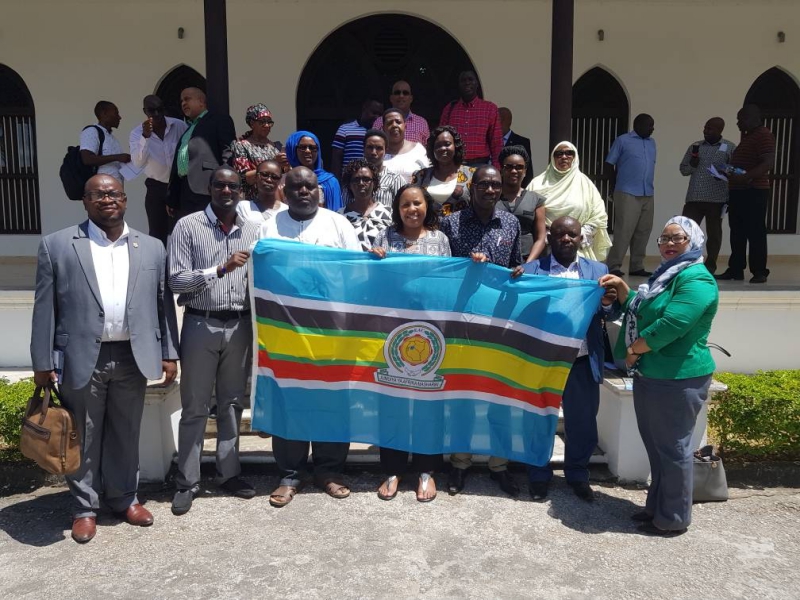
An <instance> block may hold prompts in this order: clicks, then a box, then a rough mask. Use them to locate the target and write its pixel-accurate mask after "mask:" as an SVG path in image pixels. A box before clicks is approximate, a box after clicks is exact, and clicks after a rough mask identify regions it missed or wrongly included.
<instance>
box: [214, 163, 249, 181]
mask: <svg viewBox="0 0 800 600" xmlns="http://www.w3.org/2000/svg"><path fill="white" fill-rule="evenodd" d="M223 171H226V172H228V173H233V174H234V175H236V179H238V180H239V181H241V180H242V178H241V177H239V173H237V172H236V169H234V168H233V167H229V166H228V165H223V166H221V167H217V168H216V169H214V170H213V171H211V177H210V178H209V180H208V182H209V183H213V182H214V181H216V180H217V173H222V172H223Z"/></svg>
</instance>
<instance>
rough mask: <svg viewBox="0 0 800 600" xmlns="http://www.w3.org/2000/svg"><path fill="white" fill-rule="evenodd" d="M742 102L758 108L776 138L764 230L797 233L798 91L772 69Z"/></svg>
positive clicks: (799, 190) (799, 171)
mask: <svg viewBox="0 0 800 600" xmlns="http://www.w3.org/2000/svg"><path fill="white" fill-rule="evenodd" d="M744 102H745V104H755V105H757V106H758V107H759V108H760V109H761V114H762V116H763V118H764V125H765V126H766V127H767V128H768V129H769V130H770V131H771V132H772V134H773V135H774V136H775V167H774V168H773V170H772V172H771V173H770V175H769V178H770V183H771V188H772V196H771V199H770V204H769V208H768V209H767V230H768V231H769V232H770V233H797V202H798V195H800V179H798V176H800V135H798V134H797V127H798V126H800V88H798V87H797V83H795V81H794V80H793V79H792V78H791V77H790V76H789V75H787V74H786V73H785V72H784V71H782V70H781V69H779V68H777V67H773V68H772V69H769V70H768V71H765V72H764V73H762V74H761V76H759V78H758V79H756V80H755V82H754V83H753V85H752V86H751V87H750V91H748V92H747V96H746V97H745V100H744Z"/></svg>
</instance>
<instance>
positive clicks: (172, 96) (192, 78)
mask: <svg viewBox="0 0 800 600" xmlns="http://www.w3.org/2000/svg"><path fill="white" fill-rule="evenodd" d="M188 87H196V88H200V89H201V90H203V91H204V92H205V91H206V78H205V77H203V76H202V75H200V73H198V72H197V71H195V70H194V69H193V68H192V67H189V66H186V65H178V66H177V67H175V68H174V69H172V70H171V71H170V72H169V73H167V74H166V75H165V76H164V77H163V78H162V79H161V82H160V83H159V84H158V87H157V88H156V92H155V94H156V96H158V97H159V98H161V100H163V101H164V106H165V108H166V109H167V116H168V117H174V118H175V119H183V111H181V92H182V91H183V90H185V89H186V88H188Z"/></svg>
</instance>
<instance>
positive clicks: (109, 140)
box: [81, 100, 131, 183]
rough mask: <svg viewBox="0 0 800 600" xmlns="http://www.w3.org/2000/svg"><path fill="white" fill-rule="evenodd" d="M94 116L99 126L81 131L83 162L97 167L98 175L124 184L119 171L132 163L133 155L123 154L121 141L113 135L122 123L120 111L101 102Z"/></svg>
mask: <svg viewBox="0 0 800 600" xmlns="http://www.w3.org/2000/svg"><path fill="white" fill-rule="evenodd" d="M94 115H95V116H96V117H97V125H89V126H88V127H84V129H83V131H81V160H82V161H83V164H85V165H86V166H89V167H96V169H97V174H98V175H111V176H112V177H114V178H115V179H116V180H117V181H119V182H120V183H122V181H123V177H122V175H120V172H119V170H120V167H121V166H122V164H123V163H129V162H130V161H131V155H130V154H124V153H123V152H122V147H121V146H120V145H119V141H118V140H117V138H115V137H114V134H113V133H111V130H112V129H114V128H118V127H119V123H120V121H122V117H121V116H119V109H118V108H117V107H116V106H115V105H114V104H113V103H112V102H108V101H106V100H100V102H98V103H97V104H95V107H94ZM101 134H102V140H101V139H100V138H101Z"/></svg>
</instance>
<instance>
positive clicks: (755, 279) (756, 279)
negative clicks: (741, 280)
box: [750, 275, 767, 283]
mask: <svg viewBox="0 0 800 600" xmlns="http://www.w3.org/2000/svg"><path fill="white" fill-rule="evenodd" d="M750 283H767V276H766V275H753V276H752V277H751V278H750Z"/></svg>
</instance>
